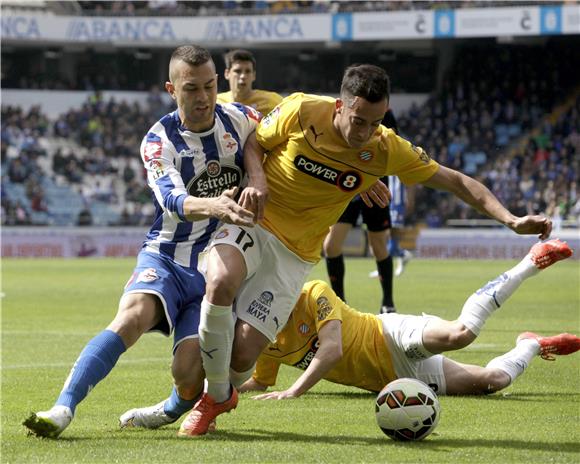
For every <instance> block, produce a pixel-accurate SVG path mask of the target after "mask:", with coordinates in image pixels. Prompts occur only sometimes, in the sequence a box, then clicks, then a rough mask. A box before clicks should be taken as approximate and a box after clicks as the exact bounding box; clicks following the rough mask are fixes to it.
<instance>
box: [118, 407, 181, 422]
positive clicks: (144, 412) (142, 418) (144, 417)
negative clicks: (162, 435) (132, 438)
mask: <svg viewBox="0 0 580 464" xmlns="http://www.w3.org/2000/svg"><path fill="white" fill-rule="evenodd" d="M166 401H167V400H163V401H162V402H161V403H158V404H156V405H155V406H148V407H146V408H136V409H131V410H129V411H127V412H125V413H124V414H123V415H122V416H121V417H119V426H120V427H121V428H122V429H124V428H130V427H143V428H146V429H158V428H159V427H162V426H164V425H167V424H172V423H173V422H175V421H176V420H177V419H179V417H176V418H173V417H170V416H168V415H167V414H165V411H164V409H163V406H165V402H166Z"/></svg>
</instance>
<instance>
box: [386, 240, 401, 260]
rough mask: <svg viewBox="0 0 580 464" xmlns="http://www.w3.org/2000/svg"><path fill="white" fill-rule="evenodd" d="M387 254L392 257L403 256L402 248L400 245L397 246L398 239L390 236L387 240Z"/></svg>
mask: <svg viewBox="0 0 580 464" xmlns="http://www.w3.org/2000/svg"><path fill="white" fill-rule="evenodd" d="M389 255H391V256H392V257H393V258H397V257H401V256H403V250H401V247H400V246H399V239H397V238H392V237H391V239H390V240H389Z"/></svg>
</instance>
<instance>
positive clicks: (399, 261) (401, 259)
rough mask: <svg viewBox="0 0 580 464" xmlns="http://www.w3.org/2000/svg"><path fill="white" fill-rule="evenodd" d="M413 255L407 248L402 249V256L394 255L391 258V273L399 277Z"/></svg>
mask: <svg viewBox="0 0 580 464" xmlns="http://www.w3.org/2000/svg"><path fill="white" fill-rule="evenodd" d="M412 257H413V253H411V252H410V251H409V250H403V256H396V257H394V258H393V264H394V265H395V268H394V269H393V275H394V276H395V277H399V276H400V275H401V274H403V272H404V271H405V266H406V265H407V263H408V262H409V261H411V258H412Z"/></svg>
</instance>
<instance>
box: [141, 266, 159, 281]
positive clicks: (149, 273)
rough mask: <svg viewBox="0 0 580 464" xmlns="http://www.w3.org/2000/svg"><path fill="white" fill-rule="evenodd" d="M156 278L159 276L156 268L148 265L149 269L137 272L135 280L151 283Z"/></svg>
mask: <svg viewBox="0 0 580 464" xmlns="http://www.w3.org/2000/svg"><path fill="white" fill-rule="evenodd" d="M157 279H159V276H158V275H157V269H155V268H154V267H150V268H149V269H145V270H144V271H141V272H140V273H139V276H138V277H137V282H145V283H151V282H153V281H154V280H157Z"/></svg>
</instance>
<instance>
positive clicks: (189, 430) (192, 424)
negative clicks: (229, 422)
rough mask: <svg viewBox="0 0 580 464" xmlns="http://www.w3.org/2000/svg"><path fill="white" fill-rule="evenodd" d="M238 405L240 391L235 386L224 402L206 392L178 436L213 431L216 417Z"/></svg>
mask: <svg viewBox="0 0 580 464" xmlns="http://www.w3.org/2000/svg"><path fill="white" fill-rule="evenodd" d="M237 405H238V391H237V390H236V389H235V388H234V387H232V395H231V396H230V398H229V399H228V400H226V401H224V402H223V403H216V402H215V401H214V399H213V398H212V397H211V396H209V395H208V394H207V393H204V394H203V395H202V397H201V398H200V400H199V401H198V402H197V403H196V404H195V406H194V407H193V409H192V410H191V412H190V413H189V414H188V415H187V417H186V418H185V420H184V421H183V422H182V423H181V427H179V431H178V432H177V436H178V437H183V438H192V437H197V436H199V435H205V434H206V433H207V432H210V431H213V430H214V429H215V418H216V417H217V416H219V415H220V414H223V413H224V412H230V411H231V410H232V409H235V408H236V406H237ZM212 423H213V426H212Z"/></svg>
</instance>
